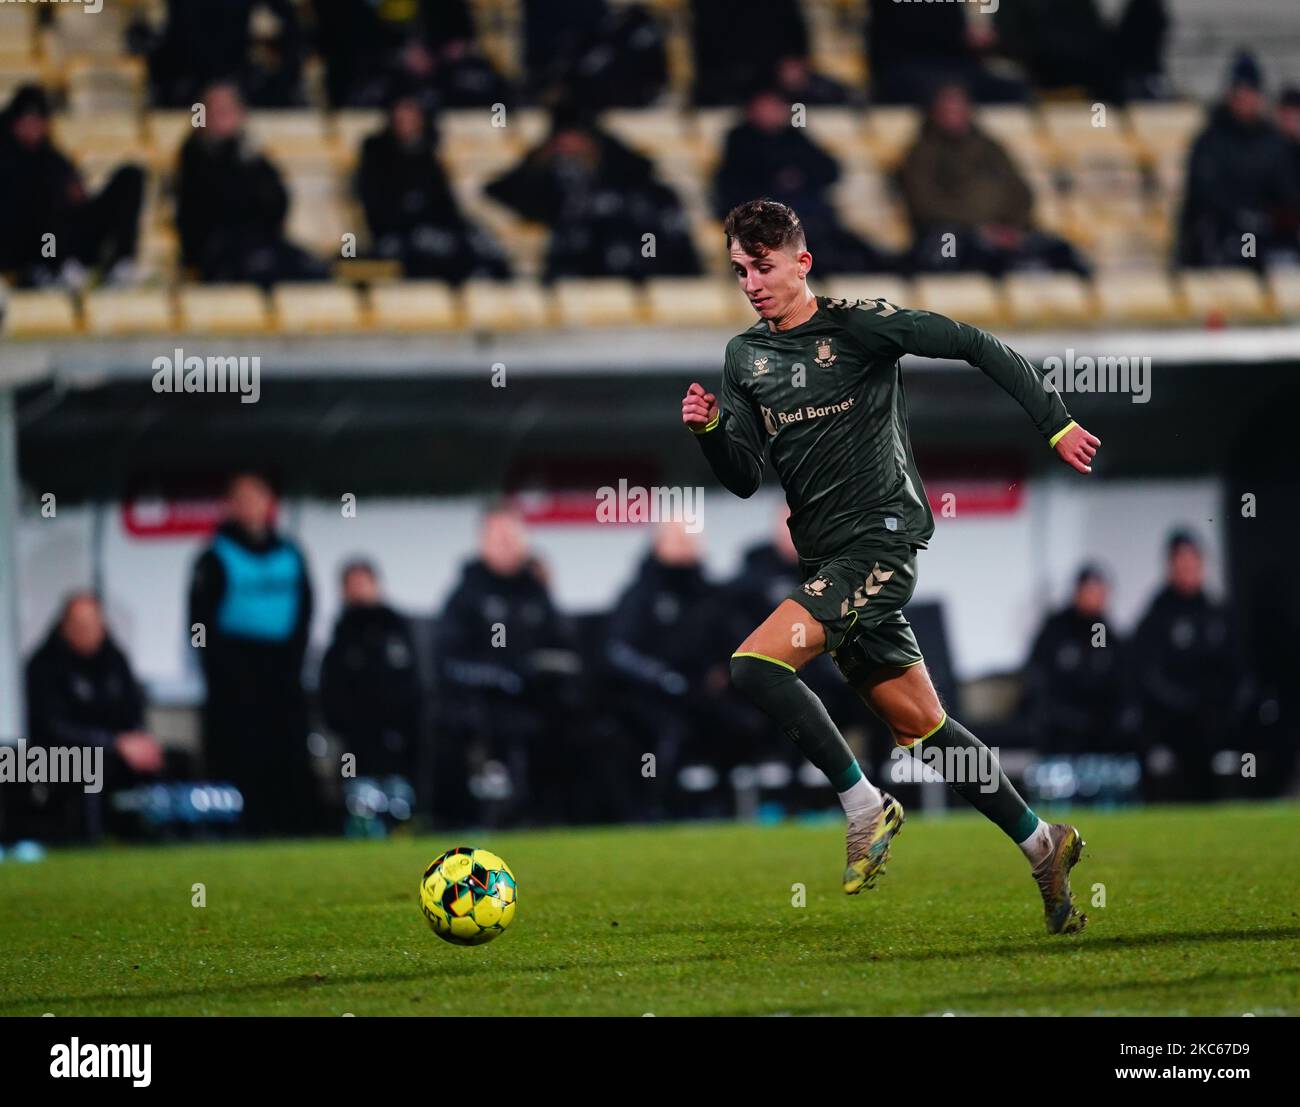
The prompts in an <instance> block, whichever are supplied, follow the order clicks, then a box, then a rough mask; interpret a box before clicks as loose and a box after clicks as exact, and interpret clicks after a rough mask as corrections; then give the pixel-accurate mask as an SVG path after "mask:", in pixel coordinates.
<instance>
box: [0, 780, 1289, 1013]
mask: <svg viewBox="0 0 1300 1107" xmlns="http://www.w3.org/2000/svg"><path fill="white" fill-rule="evenodd" d="M1074 821H1076V822H1077V824H1078V825H1079V827H1080V829H1081V830H1082V831H1083V834H1084V837H1085V838H1086V839H1087V841H1088V847H1087V849H1086V850H1085V853H1084V857H1083V860H1082V861H1081V862H1080V864H1079V866H1078V867H1077V868H1076V869H1075V876H1074V888H1075V894H1076V897H1078V898H1079V899H1080V900H1081V901H1082V905H1083V907H1084V910H1086V911H1087V913H1088V915H1089V916H1090V919H1091V921H1090V923H1089V926H1088V929H1087V930H1086V931H1085V932H1084V933H1083V934H1081V935H1075V936H1070V937H1049V936H1048V935H1047V934H1046V933H1045V931H1044V928H1043V922H1042V906H1041V901H1040V900H1039V898H1038V893H1037V890H1036V888H1035V886H1034V883H1033V881H1032V880H1031V878H1030V876H1029V868H1028V865H1027V864H1026V862H1025V860H1024V858H1023V857H1022V856H1021V855H1020V852H1019V851H1018V850H1017V849H1016V848H1015V846H1014V845H1012V844H1011V843H1010V842H1009V841H1007V840H1006V839H1005V838H1004V837H1003V836H1002V835H1001V834H1000V833H999V832H998V831H997V830H996V829H995V828H994V827H992V826H991V825H990V824H988V823H986V822H985V821H984V820H982V819H980V818H979V817H978V816H967V815H961V816H951V817H948V818H946V819H938V820H936V819H930V820H927V819H924V818H920V817H915V816H912V817H909V821H908V823H907V826H906V828H905V830H904V832H903V834H902V836H901V837H900V838H899V839H898V841H897V843H896V845H895V848H894V857H893V860H892V861H891V862H890V864H889V872H888V874H887V875H886V876H884V877H883V878H882V879H881V881H880V883H879V885H878V887H877V889H876V890H875V891H874V892H867V893H863V894H862V895H860V896H855V897H848V896H845V895H844V894H843V893H842V892H841V891H840V889H839V876H840V867H841V864H842V861H843V857H842V848H843V837H842V832H841V830H840V828H839V826H838V824H836V823H826V824H823V825H800V824H784V825H781V826H775V827H760V826H750V825H731V824H725V825H714V824H709V825H680V826H670V827H662V828H635V829H596V830H574V831H548V832H493V833H491V834H484V833H481V832H475V833H472V834H465V835H456V836H449V837H447V838H445V839H442V838H440V839H438V840H436V841H435V840H433V839H405V840H393V841H388V842H351V841H337V840H336V841H318V842H295V843H285V842H275V843H264V844H254V845H243V844H240V845H216V846H198V847H188V846H184V847H164V848H148V849H145V848H135V849H110V850H102V851H97V852H81V851H78V852H67V853H56V854H54V855H52V856H51V857H49V858H48V859H47V860H45V861H44V862H41V863H38V864H31V865H26V864H18V863H15V862H13V861H5V862H4V863H2V864H0V949H3V951H4V957H3V958H0V1014H5V1015H22V1014H26V1015H39V1014H42V1013H44V1012H47V1011H48V1012H51V1013H53V1014H55V1015H59V1016H73V1015H196V1014H198V1015H291V1014H292V1015H299V1014H315V1015H335V1016H337V1015H342V1014H344V1013H345V1012H351V1013H353V1014H356V1015H392V1014H410V1015H503V1014H513V1015H524V1014H564V1015H569V1014H582V1015H643V1014H646V1013H653V1014H655V1015H702V1014H733V1015H758V1014H857V1015H880V1014H921V1013H942V1012H945V1011H953V1012H956V1013H957V1014H1017V1013H1023V1014H1205V1015H1209V1014H1222V1015H1240V1014H1242V1013H1243V1012H1246V1011H1253V1012H1255V1013H1257V1014H1277V1013H1289V1014H1300V917H1298V915H1297V913H1298V912H1300V891H1298V890H1297V889H1298V886H1300V881H1297V874H1300V832H1298V831H1300V806H1297V805H1295V804H1280V803H1279V804H1261V805H1252V806H1244V805H1240V806H1220V807H1214V808H1164V809H1150V810H1145V811H1140V812H1125V813H1118V814H1117V813H1109V814H1103V813H1094V812H1087V811H1084V812H1078V813H1076V815H1075V816H1074ZM457 844H470V845H483V846H487V847H489V848H491V849H493V850H494V851H496V852H498V853H500V854H502V855H503V856H504V857H505V858H506V861H507V862H508V863H509V864H510V866H511V867H512V869H513V870H514V872H515V874H516V876H517V877H518V879H519V890H520V895H519V914H518V916H517V917H516V919H515V922H514V925H513V926H512V927H511V929H510V931H509V932H508V933H506V934H505V935H504V936H503V937H501V938H500V939H498V940H497V941H495V942H493V943H491V944H489V945H487V946H482V947H479V948H474V949H463V948H457V947H453V946H450V945H447V944H446V943H444V942H442V941H440V940H439V939H438V938H436V937H435V936H434V935H433V933H432V932H431V931H430V930H429V929H428V927H427V925H426V923H425V921H424V919H423V917H422V916H421V914H420V910H419V907H418V905H417V903H416V886H417V882H418V880H419V877H420V874H421V872H422V870H423V867H424V866H425V864H427V862H428V861H430V860H431V859H432V858H433V857H434V856H436V855H437V854H438V853H440V852H441V851H442V850H443V849H445V848H447V847H449V846H452V845H457ZM199 883H201V884H203V885H204V887H205V890H206V896H207V906H206V907H202V908H198V907H194V906H192V905H191V900H192V897H193V895H194V893H193V891H192V886H193V885H195V884H199ZM1099 884H1100V885H1104V886H1105V906H1104V907H1102V906H1094V905H1093V904H1092V902H1091V901H1092V900H1093V898H1094V886H1095V885H1099ZM795 885H802V886H803V887H804V889H805V890H806V891H805V894H806V903H805V905H804V906H794V904H793V901H794V899H795V897H796V889H795V887H794V886H795Z"/></svg>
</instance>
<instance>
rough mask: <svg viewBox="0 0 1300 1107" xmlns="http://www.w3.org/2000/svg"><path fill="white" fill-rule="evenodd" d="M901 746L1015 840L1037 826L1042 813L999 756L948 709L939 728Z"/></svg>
mask: <svg viewBox="0 0 1300 1107" xmlns="http://www.w3.org/2000/svg"><path fill="white" fill-rule="evenodd" d="M901 748H903V749H907V750H909V751H910V752H911V754H912V756H913V757H916V758H917V759H919V760H920V761H922V762H924V763H925V764H927V765H929V766H930V767H931V768H933V769H934V770H935V771H936V772H938V773H939V774H940V775H941V776H942V777H943V778H944V780H945V781H947V782H948V787H950V788H951V789H952V790H953V791H954V792H956V793H957V794H958V795H959V796H961V798H962V799H964V800H965V801H966V802H967V803H969V804H970V805H971V806H972V807H974V808H975V810H976V811H978V812H979V813H980V814H981V815H983V816H984V817H985V818H986V819H988V820H989V821H990V822H992V823H995V824H996V825H997V827H998V829H1000V830H1001V831H1002V832H1003V833H1005V834H1006V835H1007V837H1009V838H1010V839H1011V840H1012V841H1013V842H1015V843H1017V844H1019V843H1020V842H1023V841H1024V840H1025V839H1026V838H1028V837H1029V836H1030V835H1031V834H1032V833H1033V832H1034V830H1035V829H1036V828H1037V826H1038V816H1037V815H1035V814H1034V812H1033V810H1032V809H1031V808H1030V807H1029V805H1028V804H1027V803H1025V801H1024V800H1023V799H1022V798H1021V797H1020V793H1019V792H1017V791H1016V790H1015V788H1014V787H1013V786H1012V784H1011V781H1009V780H1008V779H1007V777H1006V774H1005V773H1004V772H1003V771H1002V766H1001V765H1000V764H999V763H998V759H997V756H996V755H995V754H994V753H993V751H992V750H991V749H989V748H988V746H986V745H985V744H984V743H983V742H981V741H980V740H979V739H978V738H976V737H975V735H973V734H972V733H971V732H970V731H969V730H967V729H966V728H965V727H964V726H962V725H961V723H959V722H958V721H957V720H956V719H954V718H953V717H952V716H951V715H949V714H948V713H947V712H944V717H943V722H941V723H940V724H939V726H938V727H937V728H936V729H935V730H933V731H931V732H930V733H929V734H927V735H926V736H925V737H924V738H918V739H917V740H916V741H915V742H913V743H912V744H911V745H910V746H904V747H901Z"/></svg>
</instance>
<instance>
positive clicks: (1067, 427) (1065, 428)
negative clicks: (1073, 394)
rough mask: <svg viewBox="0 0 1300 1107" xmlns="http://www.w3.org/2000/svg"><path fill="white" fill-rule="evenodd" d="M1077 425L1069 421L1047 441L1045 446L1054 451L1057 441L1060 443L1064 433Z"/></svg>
mask: <svg viewBox="0 0 1300 1107" xmlns="http://www.w3.org/2000/svg"><path fill="white" fill-rule="evenodd" d="M1078 425H1079V424H1078V423H1076V422H1075V421H1074V420H1073V419H1071V420H1070V421H1069V422H1068V423H1066V424H1065V426H1063V427H1062V428H1061V429H1060V430H1059V431H1057V432H1056V433H1055V434H1054V435H1052V437H1051V438H1049V439H1048V440H1047V444H1048V445H1049V446H1051V447H1052V448H1053V449H1055V448H1056V444H1057V443H1058V442H1059V441H1061V439H1062V438H1064V437H1065V434H1066V432H1067V431H1071V430H1073V429H1074V428H1075V427H1077V426H1078Z"/></svg>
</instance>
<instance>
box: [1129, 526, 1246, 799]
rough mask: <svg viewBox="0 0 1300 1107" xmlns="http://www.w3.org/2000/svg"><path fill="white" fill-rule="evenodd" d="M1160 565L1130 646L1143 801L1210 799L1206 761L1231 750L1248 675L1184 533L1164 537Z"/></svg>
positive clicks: (1229, 620) (1231, 625) (1197, 551)
mask: <svg viewBox="0 0 1300 1107" xmlns="http://www.w3.org/2000/svg"><path fill="white" fill-rule="evenodd" d="M1167 567H1168V579H1167V582H1166V584H1165V586H1164V588H1162V589H1161V590H1160V591H1159V592H1158V593H1157V594H1156V596H1155V598H1154V599H1153V600H1152V601H1151V605H1150V607H1148V608H1147V611H1146V614H1145V615H1143V616H1142V619H1141V621H1140V622H1139V623H1138V628H1137V633H1136V635H1135V636H1134V643H1133V662H1134V670H1135V673H1136V678H1137V683H1138V694H1139V697H1140V705H1141V709H1142V729H1141V735H1142V741H1143V749H1144V752H1145V753H1146V754H1147V758H1146V761H1147V769H1148V774H1147V775H1148V779H1147V781H1146V790H1147V795H1148V798H1179V799H1197V800H1204V799H1211V798H1213V796H1214V794H1215V791H1216V788H1215V782H1214V773H1213V766H1212V759H1213V757H1214V754H1215V753H1216V752H1217V751H1219V750H1224V749H1236V748H1237V745H1236V743H1237V740H1238V738H1239V737H1240V731H1239V725H1240V722H1241V719H1242V714H1243V710H1242V709H1243V705H1244V700H1245V699H1246V698H1247V697H1248V696H1249V674H1248V672H1247V670H1246V667H1245V664H1244V659H1243V656H1242V652H1241V648H1240V645H1239V642H1238V636H1237V629H1236V625H1235V620H1234V619H1233V615H1232V612H1231V610H1230V609H1229V608H1228V607H1227V606H1225V605H1223V604H1219V603H1215V602H1214V601H1212V600H1211V599H1210V598H1209V597H1208V596H1207V595H1206V593H1205V561H1204V558H1203V556H1202V554H1201V546H1200V543H1199V542H1198V541H1197V539H1196V537H1195V536H1194V535H1193V534H1191V533H1190V532H1189V531H1185V530H1178V531H1175V532H1174V533H1173V534H1172V535H1171V536H1170V538H1169V544H1168V566H1167ZM1170 755H1172V758H1173V760H1172V762H1170V761H1169V758H1170ZM1166 769H1167V770H1168V771H1165V770H1166Z"/></svg>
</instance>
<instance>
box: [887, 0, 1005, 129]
mask: <svg viewBox="0 0 1300 1107" xmlns="http://www.w3.org/2000/svg"><path fill="white" fill-rule="evenodd" d="M966 7H967V5H962V4H899V3H895V0H870V4H869V5H868V18H867V28H866V43H867V67H868V71H869V72H870V74H871V99H872V100H873V101H874V102H875V103H877V104H915V105H917V106H921V105H924V104H926V103H928V102H929V100H930V97H931V96H932V95H933V93H934V90H935V88H936V87H938V86H939V85H941V84H944V83H946V82H949V81H961V82H962V83H963V84H964V85H965V86H966V87H967V88H969V89H970V92H971V96H972V97H974V98H975V99H976V100H977V101H979V102H980V103H982V104H988V103H998V102H1021V101H1024V100H1025V99H1027V96H1028V90H1027V89H1026V88H1025V85H1024V83H1023V82H1021V81H1018V80H1015V79H1013V78H1009V77H1002V76H999V75H997V74H996V73H993V72H990V71H989V70H988V69H987V68H986V67H985V65H984V62H983V55H984V54H985V53H986V52H987V51H988V50H989V49H990V48H991V47H992V46H993V45H994V44H995V43H996V41H997V34H996V32H995V30H994V24H993V21H992V19H991V18H989V16H987V15H984V14H983V13H981V12H975V13H972V14H970V15H968V13H967V11H966Z"/></svg>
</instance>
